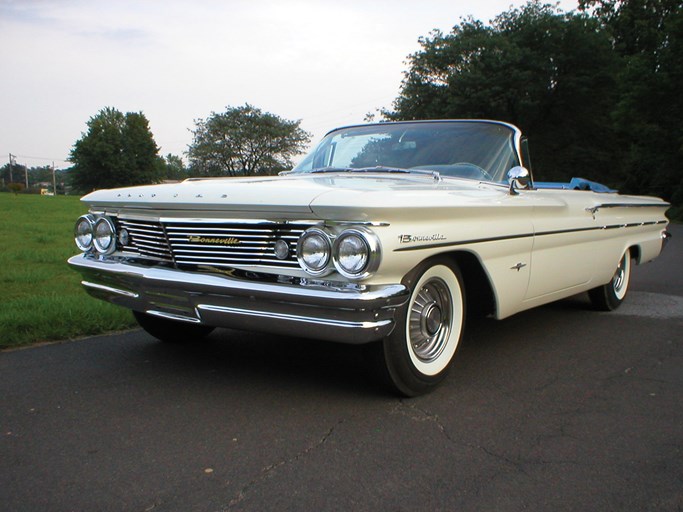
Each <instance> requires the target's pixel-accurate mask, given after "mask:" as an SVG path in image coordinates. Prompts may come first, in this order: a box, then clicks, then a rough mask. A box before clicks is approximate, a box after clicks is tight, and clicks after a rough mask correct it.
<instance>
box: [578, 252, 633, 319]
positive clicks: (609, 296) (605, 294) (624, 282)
mask: <svg viewBox="0 0 683 512" xmlns="http://www.w3.org/2000/svg"><path fill="white" fill-rule="evenodd" d="M630 280H631V251H630V250H629V249H627V250H626V252H625V253H624V255H623V256H622V257H621V260H620V261H619V265H617V269H616V271H615V272H614V275H613V276H612V280H611V281H610V282H609V283H607V284H605V285H602V286H598V287H597V288H593V289H592V290H589V291H588V297H589V298H590V300H591V302H592V303H593V306H594V307H595V308H596V309H598V310H600V311H613V310H615V309H617V308H618V307H619V306H620V305H621V303H622V302H623V301H624V299H625V298H626V292H628V285H629V281H630Z"/></svg>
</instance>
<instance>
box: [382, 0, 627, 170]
mask: <svg viewBox="0 0 683 512" xmlns="http://www.w3.org/2000/svg"><path fill="white" fill-rule="evenodd" d="M419 44H420V46H421V49H420V50H419V51H417V52H416V53H414V54H412V55H410V56H409V58H408V63H409V69H408V71H407V72H406V73H405V76H404V80H403V84H402V87H401V92H400V95H399V97H398V98H397V99H396V100H395V102H394V109H393V111H390V112H384V115H385V116H386V117H388V118H389V119H397V120H398V119H426V118H489V119H500V120H503V121H509V122H512V123H514V124H516V125H518V126H520V128H521V129H522V130H523V131H524V132H525V133H526V134H527V135H529V138H530V140H531V144H532V145H531V150H532V158H533V163H534V171H535V174H536V177H537V179H538V178H540V179H544V180H556V179H567V178H570V177H572V176H581V175H584V176H588V177H591V178H593V179H601V180H603V181H607V182H614V180H615V176H617V175H618V165H617V164H616V162H615V161H614V159H613V154H614V152H615V151H616V140H615V134H614V130H613V129H612V123H611V119H610V115H611V112H612V110H613V107H614V104H615V101H616V95H615V85H616V83H615V78H614V77H615V69H617V67H618V60H617V57H616V56H615V53H614V52H613V51H612V47H611V40H610V38H609V37H608V35H607V34H606V33H604V31H601V30H600V24H599V23H598V21H596V20H595V19H593V18H591V17H590V16H588V15H587V14H583V13H581V14H576V13H563V12H561V11H559V9H558V8H557V7H554V6H550V5H543V4H541V3H540V2H538V1H532V2H529V3H527V4H526V5H525V6H523V7H521V8H519V9H511V10H509V11H507V12H504V13H502V14H500V15H499V16H498V17H496V18H495V20H493V22H492V23H491V24H490V25H486V24H484V23H482V22H481V21H477V20H474V19H472V18H469V19H466V20H462V21H461V23H460V24H458V25H456V26H455V27H454V28H453V29H452V31H451V32H450V33H448V34H444V33H442V32H440V31H434V32H432V33H431V34H430V35H429V36H428V37H422V38H420V40H419Z"/></svg>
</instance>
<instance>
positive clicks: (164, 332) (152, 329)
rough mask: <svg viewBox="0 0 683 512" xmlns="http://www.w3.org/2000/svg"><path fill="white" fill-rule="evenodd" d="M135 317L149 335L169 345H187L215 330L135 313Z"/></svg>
mask: <svg viewBox="0 0 683 512" xmlns="http://www.w3.org/2000/svg"><path fill="white" fill-rule="evenodd" d="M133 316H135V320H137V322H138V324H139V325H140V327H142V328H143V329H144V330H145V331H146V332H147V333H148V334H151V335H152V336H154V337H155V338H157V339H158V340H161V341H167V342H169V343H185V342H191V341H194V340H199V339H202V338H205V337H206V336H208V335H209V334H211V332H212V331H213V330H214V328H213V327H209V326H207V325H200V324H194V323H188V322H182V321H180V320H169V319H167V318H161V317H158V316H153V315H148V314H147V313H141V312H140V311H133Z"/></svg>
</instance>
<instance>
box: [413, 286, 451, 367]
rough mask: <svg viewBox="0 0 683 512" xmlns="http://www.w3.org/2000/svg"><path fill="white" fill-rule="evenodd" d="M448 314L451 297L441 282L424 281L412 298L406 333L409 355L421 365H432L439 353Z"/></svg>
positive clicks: (446, 331)
mask: <svg viewBox="0 0 683 512" xmlns="http://www.w3.org/2000/svg"><path fill="white" fill-rule="evenodd" d="M451 310H452V307H451V296H450V293H449V291H448V287H447V286H446V283H444V282H443V281H442V280H441V279H438V278H434V279H431V280H429V281H427V282H426V283H424V285H423V286H422V288H420V291H419V292H418V293H417V294H416V296H415V300H414V301H413V303H412V304H411V307H410V313H409V318H408V333H409V336H410V346H411V348H412V350H413V353H414V354H415V355H416V356H417V358H418V359H420V360H421V361H424V362H430V361H434V360H435V359H436V358H438V357H439V355H441V352H443V349H444V348H445V346H446V343H447V341H448V337H449V335H450V331H451V321H452V318H451Z"/></svg>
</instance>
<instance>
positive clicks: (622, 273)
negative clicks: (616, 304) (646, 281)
mask: <svg viewBox="0 0 683 512" xmlns="http://www.w3.org/2000/svg"><path fill="white" fill-rule="evenodd" d="M626 265H627V262H626V256H624V257H623V258H622V259H621V261H620V262H619V266H618V267H617V271H616V272H615V273H614V277H613V278H612V287H613V288H614V291H615V292H616V293H617V294H619V293H621V291H622V289H623V288H624V286H625V284H626Z"/></svg>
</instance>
